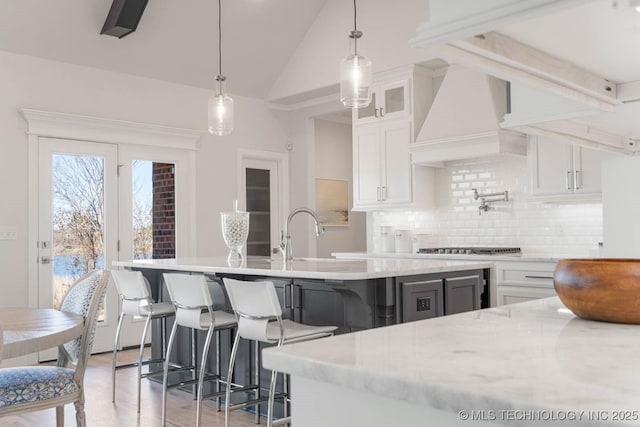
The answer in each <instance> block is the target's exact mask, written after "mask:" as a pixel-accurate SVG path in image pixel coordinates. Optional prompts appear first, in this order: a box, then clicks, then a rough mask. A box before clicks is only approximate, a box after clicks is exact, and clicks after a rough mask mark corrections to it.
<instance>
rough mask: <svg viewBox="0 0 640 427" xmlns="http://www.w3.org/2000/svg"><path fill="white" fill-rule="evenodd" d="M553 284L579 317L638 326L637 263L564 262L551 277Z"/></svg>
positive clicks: (639, 285) (608, 260)
mask: <svg viewBox="0 0 640 427" xmlns="http://www.w3.org/2000/svg"><path fill="white" fill-rule="evenodd" d="M553 284H554V286H555V288H556V292H557V293H558V296H559V297H560V299H561V300H562V302H563V303H564V305H566V306H567V308H568V309H569V310H571V311H572V312H573V313H574V314H575V315H576V316H578V317H581V318H583V319H588V320H600V321H603V322H615V323H640V260H636V259H614V258H603V259H588V258H584V259H563V260H560V261H559V262H558V265H557V266H556V269H555V271H554V273H553Z"/></svg>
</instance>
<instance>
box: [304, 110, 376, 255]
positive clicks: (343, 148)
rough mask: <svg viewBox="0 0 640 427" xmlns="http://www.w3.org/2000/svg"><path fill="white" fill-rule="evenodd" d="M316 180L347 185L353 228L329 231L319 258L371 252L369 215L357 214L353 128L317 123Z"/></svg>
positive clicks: (321, 240) (320, 241)
mask: <svg viewBox="0 0 640 427" xmlns="http://www.w3.org/2000/svg"><path fill="white" fill-rule="evenodd" d="M314 126H315V144H314V148H315V170H316V172H315V176H316V178H323V179H339V180H344V181H347V186H348V188H349V225H348V226H346V227H327V228H326V230H325V233H324V234H323V235H322V236H320V237H319V238H317V239H316V256H318V257H330V256H331V253H332V252H337V251H345V252H350V251H365V250H366V249H367V236H366V214H365V213H364V212H353V211H351V207H352V206H353V197H352V196H353V195H352V188H353V162H352V147H351V140H352V134H351V125H350V124H343V123H336V122H330V121H326V120H320V119H316V120H315V122H314Z"/></svg>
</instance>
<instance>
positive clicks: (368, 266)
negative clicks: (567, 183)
mask: <svg viewBox="0 0 640 427" xmlns="http://www.w3.org/2000/svg"><path fill="white" fill-rule="evenodd" d="M113 265H114V266H116V267H129V268H150V269H157V270H174V271H190V272H200V273H230V274H246V275H256V276H270V277H293V278H296V277H297V278H306V279H329V280H362V279H377V278H382V277H396V276H411V275H415V274H428V273H440V272H447V271H465V270H475V269H482V268H491V267H492V264H491V263H488V262H482V261H475V262H471V261H450V260H449V261H447V260H426V259H422V260H420V259H359V260H356V259H346V260H345V259H335V258H302V259H297V260H295V259H294V260H293V261H291V262H290V263H288V264H286V265H285V264H284V263H283V262H282V260H281V259H277V260H268V259H255V260H253V259H250V260H248V261H246V262H245V263H244V265H241V266H239V267H233V266H229V264H228V263H227V260H226V258H177V259H153V260H135V261H114V263H113Z"/></svg>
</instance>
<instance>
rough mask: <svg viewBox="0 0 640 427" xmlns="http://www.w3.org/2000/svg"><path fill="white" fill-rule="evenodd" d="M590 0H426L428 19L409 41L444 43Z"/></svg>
mask: <svg viewBox="0 0 640 427" xmlns="http://www.w3.org/2000/svg"><path fill="white" fill-rule="evenodd" d="M590 1H594V0H482V1H479V0H455V1H452V0H429V15H430V19H429V21H428V22H425V23H424V24H422V25H420V26H419V27H418V29H417V34H416V36H415V37H414V38H413V39H412V40H411V41H410V44H411V46H412V47H429V46H433V45H437V44H442V43H447V42H450V41H452V40H459V39H462V38H465V37H469V36H472V35H474V34H480V33H484V32H486V31H493V30H495V29H496V28H502V27H504V26H506V25H510V24H514V23H517V22H521V21H524V20H527V19H532V18H536V17H539V16H544V15H547V14H550V13H554V12H557V11H560V10H563V9H567V8H570V7H575V6H582V5H584V4H585V3H588V2H590Z"/></svg>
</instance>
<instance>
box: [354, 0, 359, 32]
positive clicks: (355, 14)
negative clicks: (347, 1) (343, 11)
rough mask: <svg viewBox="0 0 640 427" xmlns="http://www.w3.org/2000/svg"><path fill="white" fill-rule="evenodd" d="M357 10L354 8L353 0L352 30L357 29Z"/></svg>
mask: <svg viewBox="0 0 640 427" xmlns="http://www.w3.org/2000/svg"><path fill="white" fill-rule="evenodd" d="M357 16H358V10H357V9H356V0H353V31H358V25H357V24H356V22H357V19H356V18H357Z"/></svg>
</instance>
